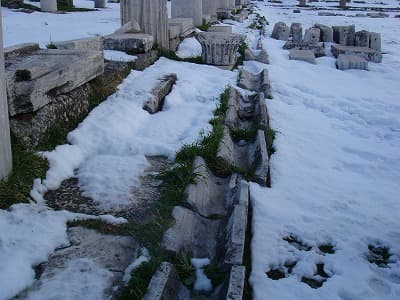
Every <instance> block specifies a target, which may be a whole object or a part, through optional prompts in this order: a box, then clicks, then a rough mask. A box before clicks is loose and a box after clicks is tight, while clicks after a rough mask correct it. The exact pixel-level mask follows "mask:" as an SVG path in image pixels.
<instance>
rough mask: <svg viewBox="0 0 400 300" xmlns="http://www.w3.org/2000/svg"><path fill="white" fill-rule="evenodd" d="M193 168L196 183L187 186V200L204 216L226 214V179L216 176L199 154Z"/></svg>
mask: <svg viewBox="0 0 400 300" xmlns="http://www.w3.org/2000/svg"><path fill="white" fill-rule="evenodd" d="M193 170H194V172H195V173H196V174H197V176H196V178H195V183H194V184H189V185H188V186H187V188H186V194H187V195H188V197H187V199H186V201H187V202H188V203H189V204H190V205H191V206H192V207H193V208H194V210H195V211H196V212H198V213H199V214H200V215H201V216H203V217H212V216H215V215H218V216H224V215H226V210H225V180H223V179H221V178H218V177H216V176H214V175H213V174H212V172H211V171H210V170H209V169H208V168H207V165H206V162H205V161H204V159H203V158H201V157H199V156H197V157H196V158H195V160H194V162H193Z"/></svg>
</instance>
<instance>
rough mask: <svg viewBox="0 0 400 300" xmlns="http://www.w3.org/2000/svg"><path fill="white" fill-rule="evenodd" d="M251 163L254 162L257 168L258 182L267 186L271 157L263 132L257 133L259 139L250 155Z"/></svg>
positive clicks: (255, 173) (256, 176)
mask: <svg viewBox="0 0 400 300" xmlns="http://www.w3.org/2000/svg"><path fill="white" fill-rule="evenodd" d="M249 161H251V162H252V164H253V167H254V168H255V172H254V175H255V178H256V182H257V183H258V184H260V185H263V186H266V185H267V182H268V173H269V156H268V151H267V143H266V141H265V135H264V131H263V130H258V131H257V139H256V142H255V144H254V149H253V152H252V153H250V155H249Z"/></svg>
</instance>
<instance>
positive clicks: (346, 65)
mask: <svg viewBox="0 0 400 300" xmlns="http://www.w3.org/2000/svg"><path fill="white" fill-rule="evenodd" d="M336 67H337V68H338V69H339V70H349V69H356V70H365V71H368V62H367V61H366V60H365V59H364V58H362V57H359V56H356V55H347V54H339V56H338V58H337V60H336Z"/></svg>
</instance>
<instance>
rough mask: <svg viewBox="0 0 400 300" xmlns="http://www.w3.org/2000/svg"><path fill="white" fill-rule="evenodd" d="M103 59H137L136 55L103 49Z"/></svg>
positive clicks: (126, 60)
mask: <svg viewBox="0 0 400 300" xmlns="http://www.w3.org/2000/svg"><path fill="white" fill-rule="evenodd" d="M104 59H107V60H113V61H125V62H128V61H135V60H136V59H137V56H133V55H129V54H126V53H125V52H122V51H116V50H104Z"/></svg>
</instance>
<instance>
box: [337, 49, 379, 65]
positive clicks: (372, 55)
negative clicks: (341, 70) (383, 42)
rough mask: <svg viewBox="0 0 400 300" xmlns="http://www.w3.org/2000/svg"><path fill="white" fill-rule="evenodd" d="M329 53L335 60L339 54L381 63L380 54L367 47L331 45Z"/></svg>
mask: <svg viewBox="0 0 400 300" xmlns="http://www.w3.org/2000/svg"><path fill="white" fill-rule="evenodd" d="M331 52H332V54H333V56H335V57H336V58H337V57H338V56H339V54H350V55H356V56H360V57H363V58H365V59H366V60H367V61H372V62H376V63H380V62H382V53H381V52H379V51H377V50H374V49H370V48H367V47H355V46H343V45H332V46H331Z"/></svg>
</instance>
